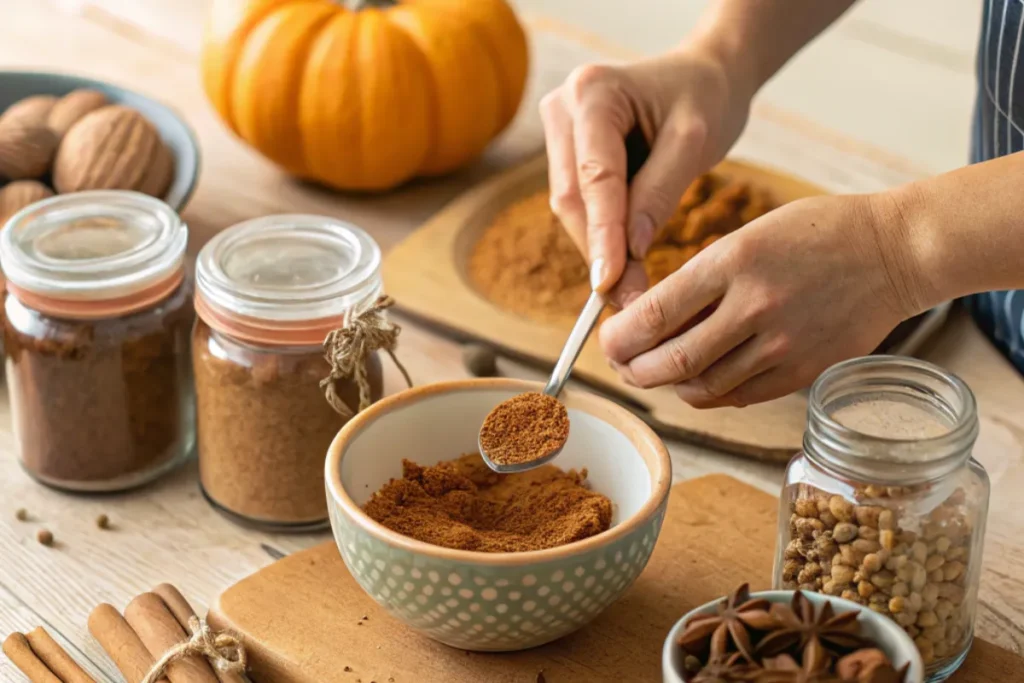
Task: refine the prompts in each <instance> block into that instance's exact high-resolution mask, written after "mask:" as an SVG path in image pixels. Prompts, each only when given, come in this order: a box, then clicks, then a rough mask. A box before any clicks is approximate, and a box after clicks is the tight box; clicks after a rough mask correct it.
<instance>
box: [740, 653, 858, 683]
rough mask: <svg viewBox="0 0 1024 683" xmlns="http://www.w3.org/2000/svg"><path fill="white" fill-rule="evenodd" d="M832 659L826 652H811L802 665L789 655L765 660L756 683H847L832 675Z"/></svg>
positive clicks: (755, 680)
mask: <svg viewBox="0 0 1024 683" xmlns="http://www.w3.org/2000/svg"><path fill="white" fill-rule="evenodd" d="M831 664H832V662H831V658H830V657H829V656H828V655H827V654H825V652H824V651H823V650H822V651H819V652H814V651H811V653H810V656H807V652H806V651H805V656H804V658H803V662H802V663H801V664H797V663H796V660H795V659H793V658H792V657H790V656H789V655H779V656H778V657H775V658H769V659H765V660H764V669H763V670H762V671H761V672H760V674H759V676H758V677H757V678H756V679H754V683H845V682H844V681H843V680H842V679H841V678H839V677H838V676H836V675H835V674H833V673H831V672H830V671H829V669H830V668H831Z"/></svg>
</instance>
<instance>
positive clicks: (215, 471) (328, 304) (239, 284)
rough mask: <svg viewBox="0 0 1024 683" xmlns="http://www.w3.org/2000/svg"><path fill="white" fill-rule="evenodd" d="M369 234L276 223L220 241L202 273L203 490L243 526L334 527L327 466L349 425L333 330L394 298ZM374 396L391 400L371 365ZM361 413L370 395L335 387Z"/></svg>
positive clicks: (301, 219)
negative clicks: (331, 353) (342, 408)
mask: <svg viewBox="0 0 1024 683" xmlns="http://www.w3.org/2000/svg"><path fill="white" fill-rule="evenodd" d="M380 262H381V253H380V248H379V247H378V246H377V244H376V243H375V242H374V241H373V240H372V239H371V238H370V236H369V235H367V234H366V233H365V232H363V231H362V230H360V229H358V228H356V227H354V226H352V225H349V224H347V223H343V222H341V221H336V220H333V219H330V218H323V217H319V216H270V217H267V218H261V219H257V220H253V221H248V222H245V223H241V224H238V225H235V226H233V227H230V228H228V229H227V230H225V231H223V232H221V233H220V234H219V235H217V236H216V237H214V238H213V239H212V240H211V241H210V242H209V243H208V244H207V245H206V246H205V247H204V248H203V250H202V251H201V252H200V254H199V259H198V262H197V265H196V311H197V313H198V316H199V319H198V320H197V322H196V327H195V331H194V333H193V342H192V343H193V350H192V355H193V367H194V371H195V376H196V397H197V401H198V405H199V473H200V480H201V482H202V488H203V492H204V494H205V495H206V497H207V499H208V500H209V501H210V502H211V504H213V506H214V507H216V508H217V509H218V510H220V511H222V512H224V513H226V514H227V515H228V516H230V517H232V518H233V519H234V520H235V521H238V522H242V523H245V524H247V525H250V526H257V527H259V528H263V529H268V530H273V531H305V530H311V529H316V528H321V527H326V526H327V524H328V522H327V500H326V496H325V493H324V491H325V489H324V458H325V457H326V454H327V449H328V447H329V446H330V444H331V441H332V440H333V439H334V437H335V435H336V434H337V433H338V430H339V429H341V427H342V426H343V425H344V424H345V422H346V418H345V417H343V416H342V415H340V414H339V413H338V412H336V411H335V410H334V409H333V408H332V407H331V405H330V404H329V403H328V401H327V399H326V398H325V396H324V390H323V389H322V388H321V386H320V382H321V380H323V379H324V378H325V377H327V376H328V375H329V374H330V370H331V368H330V365H329V364H328V362H327V360H326V359H325V355H324V349H323V346H322V344H323V342H324V339H325V338H326V336H327V335H328V333H330V332H331V331H332V330H335V329H337V328H340V327H342V326H344V325H345V323H346V322H347V321H348V320H349V319H350V317H351V316H356V315H359V314H360V313H362V312H363V311H365V310H366V309H368V308H369V307H370V306H372V305H373V304H374V303H375V302H376V300H377V298H378V297H379V296H380V294H381V292H382V290H383V283H382V281H381V275H380ZM366 370H367V373H366V377H367V379H368V382H369V387H370V398H371V400H373V401H376V400H377V399H379V398H380V396H381V393H382V385H383V380H382V372H381V364H380V360H379V359H378V358H377V356H376V354H370V355H369V356H367V358H366ZM334 388H335V391H336V392H337V395H338V396H339V397H340V398H341V399H342V400H343V401H344V402H345V403H346V405H348V406H350V407H351V409H352V411H353V412H355V411H356V410H357V409H358V406H359V389H358V387H357V385H356V384H355V382H353V381H340V382H336V383H335V387H334Z"/></svg>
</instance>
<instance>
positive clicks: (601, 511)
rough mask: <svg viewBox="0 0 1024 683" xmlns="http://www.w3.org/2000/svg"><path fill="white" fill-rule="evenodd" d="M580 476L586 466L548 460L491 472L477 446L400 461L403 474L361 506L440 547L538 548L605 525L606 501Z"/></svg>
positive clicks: (579, 536) (564, 542)
mask: <svg viewBox="0 0 1024 683" xmlns="http://www.w3.org/2000/svg"><path fill="white" fill-rule="evenodd" d="M586 479H587V471H586V470H581V471H579V472H576V471H575V470H569V471H568V472H563V471H562V470H560V469H558V468H557V467H555V466H553V465H542V466H541V467H538V468H536V469H533V470H530V471H528V472H519V473H516V474H504V475H503V474H497V473H495V472H494V471H492V470H491V469H490V468H489V467H487V465H486V464H485V463H484V461H483V458H481V457H480V455H479V454H477V453H472V454H468V455H464V456H462V457H460V458H457V459H455V460H448V461H444V462H441V463H438V464H437V465H434V466H430V467H423V466H420V465H417V464H416V463H414V462H411V461H409V460H403V461H402V478H401V479H392V480H391V481H390V482H388V483H387V484H385V485H384V486H383V487H382V488H381V489H380V490H379V491H377V492H376V493H374V494H373V496H372V497H371V498H370V500H369V501H368V502H367V503H366V505H365V506H364V510H365V512H366V514H367V515H368V516H369V517H370V518H371V519H373V520H374V521H376V522H378V523H380V524H382V525H384V526H385V527H387V528H388V529H391V530H392V531H395V532H398V533H400V534H402V535H404V536H408V537H410V538H414V539H416V540H418V541H423V542H425V543H431V544H433V545H437V546H442V547H445V548H453V549H456V550H475V551H478V552H485V553H500V552H525V551H529V550H542V549H544V548H555V547H558V546H563V545H568V544H569V543H574V542H576V541H580V540H583V539H585V538H589V537H591V536H595V535H597V534H599V533H601V532H602V531H606V530H607V529H608V528H609V527H610V526H611V521H612V503H611V501H610V500H609V499H608V498H607V497H606V496H603V495H601V494H600V493H596V492H594V491H591V490H590V489H589V488H588V487H587V484H586Z"/></svg>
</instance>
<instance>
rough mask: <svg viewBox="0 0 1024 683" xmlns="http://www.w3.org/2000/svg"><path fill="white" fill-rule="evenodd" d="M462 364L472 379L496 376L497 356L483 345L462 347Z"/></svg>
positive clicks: (492, 350)
mask: <svg viewBox="0 0 1024 683" xmlns="http://www.w3.org/2000/svg"><path fill="white" fill-rule="evenodd" d="M462 362H463V364H465V366H466V370H468V371H469V373H470V374H471V375H473V376H474V377H495V376H497V374H498V354H497V353H495V351H494V349H492V348H491V347H490V346H487V345H485V344H466V345H465V346H464V347H462Z"/></svg>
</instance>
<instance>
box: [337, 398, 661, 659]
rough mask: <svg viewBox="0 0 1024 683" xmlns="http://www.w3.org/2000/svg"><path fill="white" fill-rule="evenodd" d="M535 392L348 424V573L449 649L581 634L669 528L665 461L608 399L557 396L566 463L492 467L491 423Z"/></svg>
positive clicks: (340, 481) (344, 527)
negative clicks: (484, 448) (504, 471)
mask: <svg viewBox="0 0 1024 683" xmlns="http://www.w3.org/2000/svg"><path fill="white" fill-rule="evenodd" d="M537 389H538V386H537V385H535V384H533V383H530V382H522V381H518V380H510V379H481V380H466V381H459V382H449V383H443V384H436V385H431V386H427V387H422V388H417V389H411V390H409V391H405V392H402V393H401V394H398V395H395V396H392V397H389V398H387V399H384V400H382V401H380V402H378V403H377V404H375V405H374V406H371V407H370V408H369V409H367V410H365V411H363V412H362V413H360V414H359V415H357V416H356V417H355V418H353V419H352V420H351V421H350V422H349V423H348V424H347V425H346V426H345V427H344V428H343V429H342V430H341V432H340V433H339V434H338V437H337V438H336V439H335V441H334V443H333V444H332V445H331V449H330V451H329V453H328V457H327V466H326V467H327V469H326V473H325V474H326V478H327V489H328V506H329V509H330V515H331V524H332V526H333V528H334V535H335V539H336V541H337V543H338V547H339V549H340V550H341V555H342V558H343V559H344V561H345V564H346V565H347V566H348V568H349V570H350V571H351V572H352V574H353V576H355V578H356V580H357V581H358V582H359V584H360V585H361V586H362V587H363V589H364V590H366V592H367V593H368V594H369V595H370V596H372V597H373V598H374V599H375V600H376V601H377V602H378V603H379V604H381V605H382V606H383V607H384V608H385V609H387V610H388V611H389V612H390V613H391V614H393V615H394V616H396V617H398V618H399V619H401V620H402V621H404V622H405V623H406V624H408V625H409V626H411V627H413V628H414V629H416V630H418V631H420V632H422V633H424V634H425V635H427V636H429V637H431V638H434V639H435V640H439V641H441V642H443V643H446V644H448V645H451V646H454V647H459V648H463V649H467V650H478V651H488V650H489V651H510V650H520V649H525V648H530V647H535V646H537V645H542V644H544V643H547V642H550V641H552V640H556V639H557V638H560V637H562V636H564V635H567V634H569V633H571V632H573V631H575V630H577V629H578V628H580V627H581V626H583V625H585V624H586V623H587V622H589V621H590V620H591V619H593V618H594V617H596V616H597V615H598V614H600V613H601V612H602V611H603V610H604V609H605V608H606V607H608V605H610V604H611V603H612V602H614V601H615V600H616V599H617V598H618V597H619V596H620V595H621V594H622V593H623V592H624V591H625V590H626V589H627V588H628V587H629V586H630V585H631V584H632V583H633V581H634V580H635V579H636V577H637V576H638V575H639V574H640V572H641V571H642V570H643V568H644V566H645V565H646V564H647V560H648V558H649V557H650V554H651V552H652V551H653V549H654V544H655V542H656V540H657V537H658V533H659V531H660V529H661V523H662V520H663V518H664V514H665V504H666V503H667V500H668V493H669V487H670V484H671V465H670V461H669V457H668V451H667V450H666V449H665V446H664V444H663V443H662V442H661V440H660V439H659V438H658V437H657V436H656V435H655V434H654V432H653V431H651V430H650V428H648V427H647V426H646V425H645V424H643V423H642V422H641V421H640V420H639V419H638V418H636V417H635V416H633V415H632V414H630V413H629V412H628V411H626V410H624V409H623V408H620V407H619V406H617V405H615V404H613V403H611V402H610V401H606V400H604V399H602V398H599V397H596V396H592V395H588V394H578V393H574V392H564V393H563V394H562V396H561V398H562V400H563V402H564V403H565V406H566V408H567V409H568V412H569V417H570V420H571V421H572V425H573V427H572V432H571V434H570V436H569V439H568V441H567V442H566V445H565V447H564V449H563V450H562V453H561V454H560V455H559V457H558V467H557V468H556V467H554V466H551V465H548V466H544V467H541V468H538V469H536V470H533V471H530V472H524V473H519V474H512V475H498V474H495V473H493V472H491V471H490V470H489V469H488V468H487V467H486V465H484V464H483V462H482V460H481V459H480V457H479V455H478V453H477V452H476V445H477V435H478V430H479V427H480V424H481V423H482V422H483V419H484V418H485V417H486V415H487V414H488V413H489V412H490V411H491V410H492V409H493V408H494V407H495V406H496V405H498V404H499V403H501V402H502V401H505V400H507V399H509V398H511V397H513V396H515V395H517V394H521V393H523V392H525V391H536V390H537ZM463 456H466V457H463ZM460 458H461V459H460ZM403 463H404V464H403ZM560 505H563V507H560ZM396 506H398V507H399V508H404V509H396ZM412 517H415V518H416V519H415V520H412V521H411V518H412ZM375 520H379V521H375ZM404 525H405V526H404ZM396 529H400V530H401V531H402V532H404V533H400V532H399V531H397V530H396ZM445 546H446V547H445ZM469 548H472V549H469Z"/></svg>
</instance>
